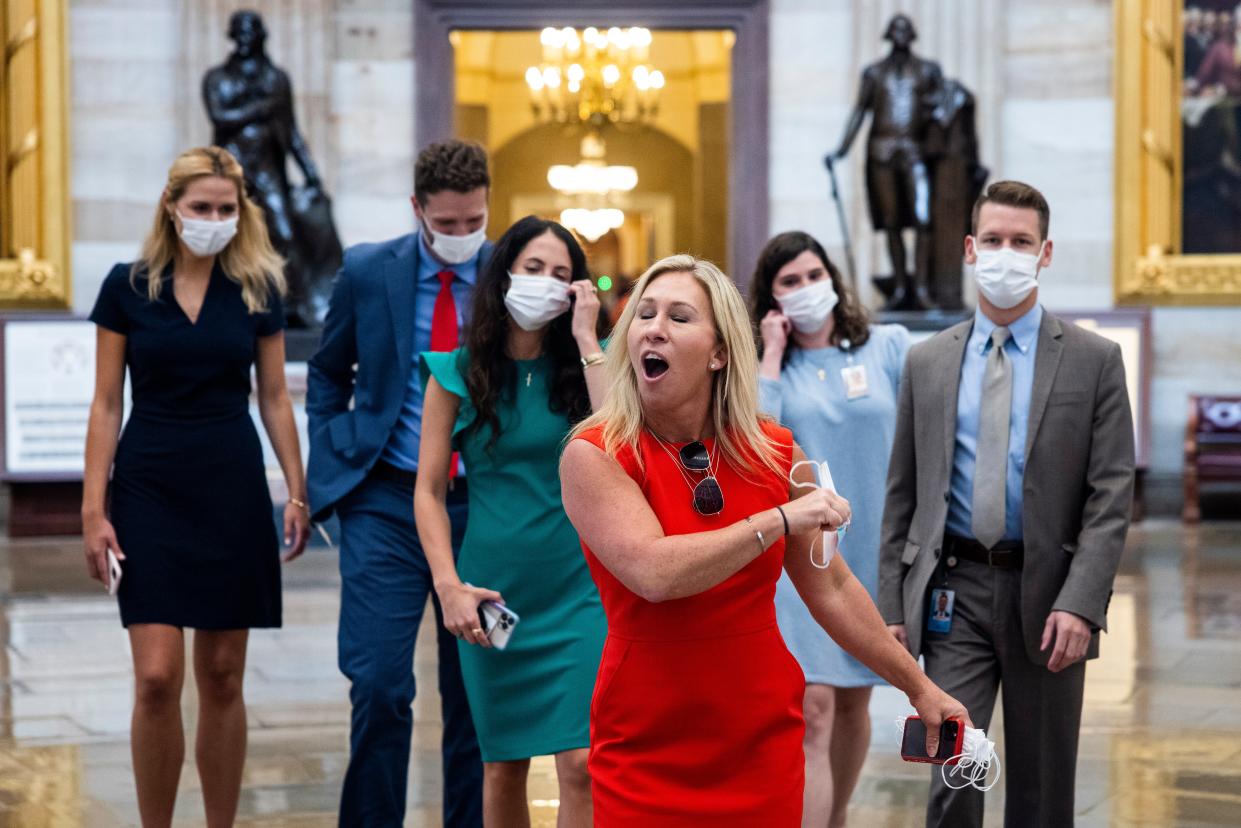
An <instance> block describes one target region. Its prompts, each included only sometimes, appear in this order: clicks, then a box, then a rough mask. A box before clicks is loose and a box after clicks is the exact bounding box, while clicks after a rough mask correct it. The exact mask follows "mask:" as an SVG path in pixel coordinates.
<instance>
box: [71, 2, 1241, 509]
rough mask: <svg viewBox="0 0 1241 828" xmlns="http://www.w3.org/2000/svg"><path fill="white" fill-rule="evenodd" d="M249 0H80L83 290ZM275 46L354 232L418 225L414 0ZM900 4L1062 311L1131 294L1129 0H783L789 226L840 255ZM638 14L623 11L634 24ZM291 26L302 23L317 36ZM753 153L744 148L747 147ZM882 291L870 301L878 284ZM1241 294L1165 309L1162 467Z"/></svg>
mask: <svg viewBox="0 0 1241 828" xmlns="http://www.w3.org/2000/svg"><path fill="white" fill-rule="evenodd" d="M240 4H241V3H240V0H198V1H197V2H195V3H190V4H185V3H178V2H175V0H70V20H69V22H70V26H69V30H70V48H71V53H70V63H71V71H72V83H73V86H72V110H71V122H72V125H73V126H72V128H73V135H72V147H73V165H72V188H73V200H74V217H75V239H74V245H73V263H74V309H75V310H76V311H78V312H80V313H85V312H87V311H89V309H90V306H91V304H92V302H93V300H94V296H95V293H96V291H97V289H98V285H99V282H100V280H101V279H102V278H103V276H104V274H106V272H107V270H108V268H109V266H110V265H111V264H112V263H113V262H115V261H118V260H124V259H129V258H132V256H133V255H134V252H135V251H136V247H137V240H138V239H140V238H141V237H142V235H143V234H144V232H145V231H146V229H147V227H148V225H149V222H150V221H151V217H152V214H153V209H154V204H155V201H156V199H157V198H158V195H159V192H160V189H161V187H162V185H163V180H164V174H165V172H166V169H167V165H168V163H169V161H170V160H171V158H172V157H173V156H174V155H175V154H176V152H177V151H179V150H180V149H182V148H184V147H185V146H188V145H190V144H194V143H200V142H203V141H206V140H207V139H208V137H209V131H208V128H207V122H206V119H205V117H204V116H203V115H202V109H201V98H200V92H199V89H198V78H199V77H200V75H201V71H202V69H203V68H204V67H205V66H207V65H210V64H212V63H215V62H218V61H219V60H222V59H223V58H224V57H225V55H227V53H228V51H229V43H228V42H227V41H226V40H224V39H223V37H222V32H223V29H224V22H225V21H226V19H227V16H228V14H229V13H230V12H231V11H232V9H233V8H235V7H236V6H237V5H240ZM246 5H249V6H252V7H257V8H259V9H260V10H261V11H264V12H265V13H266V14H268V15H269V19H270V24H269V28H272V29H273V32H274V31H275V29H276V28H277V26H279V28H280V32H281V33H280V34H278V35H277V34H275V33H273V37H272V40H271V43H270V52H271V54H272V56H273V57H274V59H275V60H276V62H277V63H278V64H280V65H282V66H285V67H286V69H288V70H289V71H290V73H291V74H293V75H294V89H295V93H296V94H297V96H298V114H299V118H300V120H301V123H302V127H303V131H304V132H305V134H306V135H307V136H308V138H309V140H310V141H311V144H312V147H311V148H312V151H313V153H314V156H315V158H316V161H317V162H318V164H319V165H320V167H321V170H322V172H323V174H324V177H325V179H326V181H327V182H328V185H329V187H330V191H331V193H332V195H333V196H334V198H335V203H336V218H337V222H338V226H339V229H340V232H341V237H342V239H343V240H344V241H345V243H346V244H352V243H356V242H359V241H364V240H370V239H379V238H385V237H389V236H392V235H396V234H398V233H401V232H404V231H405V230H407V229H408V228H409V226H410V216H409V207H408V201H407V199H408V195H409V192H410V190H411V188H412V168H413V158H414V155H415V148H414V147H413V121H414V114H413V112H412V101H413V90H414V84H415V83H416V82H417V79H416V78H415V77H414V72H413V63H412V50H413V42H414V39H413V20H412V17H413V13H412V4H410V3H409V2H408V0H336V1H335V2H329V1H328V0H254V2H249V3H247V4H246ZM896 11H905V12H907V13H909V14H910V15H911V16H912V17H913V18H914V20H915V23H916V24H917V26H918V29H919V33H920V39H919V41H918V43H917V45H916V49H917V50H918V51H919V52H920V53H922V54H924V55H926V56H930V57H935V58H936V59H938V60H940V61H941V63H942V64H943V65H944V68H945V70H946V72H947V73H948V74H950V75H952V76H955V77H959V78H960V79H962V80H963V81H964V82H965V83H966V84H967V85H968V86H969V87H970V88H971V89H973V90H974V92H975V93H976V95H977V96H978V107H979V128H980V132H981V135H982V146H983V149H982V151H983V160H984V162H985V163H986V164H987V165H988V166H990V167H991V168H992V172H993V176H994V177H1006V178H1020V179H1024V180H1027V181H1030V182H1031V183H1033V184H1035V185H1036V186H1039V187H1040V188H1041V189H1042V190H1043V191H1044V192H1045V193H1046V194H1047V196H1048V198H1049V201H1050V202H1051V205H1052V211H1053V213H1052V237H1053V238H1054V240H1055V242H1056V258H1055V264H1054V266H1053V268H1052V269H1051V270H1050V271H1049V272H1048V273H1047V274H1046V276H1045V278H1044V281H1043V288H1042V290H1043V298H1044V301H1045V303H1046V304H1047V305H1048V306H1049V307H1050V308H1052V309H1053V310H1055V309H1057V308H1059V309H1065V310H1069V309H1087V310H1093V309H1100V308H1108V307H1111V305H1112V289H1111V279H1112V192H1113V183H1112V175H1113V173H1112V147H1113V135H1112V130H1113V103H1112V78H1111V74H1112V56H1113V44H1112V4H1111V2H1109V0H1040V2H1039V3H1028V2H1020V0H771V29H770V30H771V38H772V48H771V67H770V69H771V71H770V78H771V125H770V130H771V154H770V173H771V176H770V181H771V192H770V219H769V225H770V226H769V229H770V231H771V232H773V233H774V232H777V231H781V230H787V229H792V228H802V229H805V230H808V231H810V232H812V233H814V234H815V235H817V236H819V237H820V238H821V239H823V240H824V242H825V243H827V244H828V246H829V248H830V249H831V250H832V252H833V255H837V256H839V255H840V252H841V239H842V236H841V232H840V228H839V225H838V222H837V218H836V215H835V211H834V209H833V206H832V203H831V201H830V198H829V191H828V178H827V174H826V171H825V170H824V168H823V166H822V157H823V155H824V153H826V152H827V151H829V150H830V149H833V148H835V147H836V146H837V144H838V143H839V140H840V136H841V132H842V130H843V127H844V123H845V119H846V117H847V115H848V112H849V109H850V107H851V106H852V103H853V99H854V96H855V95H856V91H857V90H856V86H857V79H858V75H859V72H860V70H861V68H862V67H863V66H864V65H865V64H866V63H869V62H871V61H873V60H875V59H877V58H878V57H880V56H881V55H882V54H883V53H884V52H885V51H886V49H885V44H884V43H883V41H882V40H881V39H880V35H881V33H882V27H883V24H884V23H885V22H886V20H887V19H888V17H890V15H891V14H892V13H894V12H896ZM621 22H623V21H621ZM287 32H294V33H300V36H295V35H290V34H287ZM861 138H864V136H861V137H860V139H859V141H858V142H857V143H856V144H855V145H854V148H853V152H852V154H851V156H850V158H849V159H848V161H847V163H845V164H844V165H842V168H841V169H840V184H841V188H842V190H843V194H844V198H845V201H846V216H847V219H848V221H849V225H850V230H851V236H852V238H853V239H854V247H855V251H856V256H857V262H858V265H859V270H860V271H861V272H864V273H869V272H872V269H874V268H886V265H887V263H886V254H884V253H883V251H882V249H881V248H880V246H879V242H878V240H877V239H876V238H874V234H873V233H872V232H871V231H870V228H869V220H868V217H867V212H866V207H865V200H864V193H863V190H862V185H861V171H862V160H863V156H864V142H863V140H861ZM735 151H744V149H743V148H740V149H738V150H735ZM863 295H864V297H865V298H867V299H868V300H873V299H874V297H873V294H872V292H871V291H870V290H869V285H863ZM1239 319H1241V316H1239V312H1238V311H1237V310H1236V309H1220V308H1217V309H1162V308H1161V309H1157V310H1155V312H1154V325H1153V330H1154V364H1153V384H1152V391H1153V395H1152V410H1151V421H1152V436H1153V454H1152V472H1153V479H1154V480H1156V481H1157V480H1159V479H1162V480H1164V481H1165V483H1166V484H1168V485H1175V477H1176V475H1177V474H1178V473H1179V467H1180V441H1181V437H1182V430H1183V428H1184V418H1185V407H1186V403H1185V395H1186V394H1187V393H1189V392H1191V391H1203V392H1221V393H1222V392H1237V391H1241V361H1239V360H1237V359H1236V358H1235V354H1236V353H1238V352H1239V351H1241V325H1238V324H1237V322H1238V321H1239Z"/></svg>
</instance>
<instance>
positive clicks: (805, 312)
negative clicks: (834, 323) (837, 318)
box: [776, 279, 840, 334]
mask: <svg viewBox="0 0 1241 828" xmlns="http://www.w3.org/2000/svg"><path fill="white" fill-rule="evenodd" d="M776 301H777V302H779V303H780V312H781V313H783V314H784V315H785V316H786V317H788V320H789V322H791V323H792V324H793V327H794V328H796V329H797V331H798V332H799V333H804V334H810V333H814V332H815V331H817V330H820V329H821V328H822V327H823V325H824V323H826V322H827V317H828V315H829V314H830V313H831V312H832V309H833V308H835V307H836V303H837V302H838V301H840V300H839V297H837V296H836V290H835V289H834V288H833V287H832V280H831V279H821V280H819V281H817V282H813V283H811V284H809V285H806V286H805V287H803V288H798V289H797V290H794V291H792V292H791V293H786V294H784V295H783V296H781V297H780V298H779V299H777V300H776Z"/></svg>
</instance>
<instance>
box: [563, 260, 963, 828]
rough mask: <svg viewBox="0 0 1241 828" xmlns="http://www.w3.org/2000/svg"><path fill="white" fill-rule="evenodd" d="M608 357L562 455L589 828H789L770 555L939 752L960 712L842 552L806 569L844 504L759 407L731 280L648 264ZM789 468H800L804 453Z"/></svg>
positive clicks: (788, 755)
mask: <svg viewBox="0 0 1241 828" xmlns="http://www.w3.org/2000/svg"><path fill="white" fill-rule="evenodd" d="M607 360H608V368H609V371H610V376H611V385H610V388H609V393H608V399H607V401H606V402H605V403H604V405H603V407H602V408H601V409H600V411H599V412H597V413H596V414H595V415H593V416H592V417H590V418H589V419H587V420H586V421H584V422H583V423H582V424H581V425H580V426H579V427H578V428H577V430H576V431H575V432H574V436H575V439H573V440H571V441H570V443H569V445H568V446H567V448H566V449H565V452H564V457H563V459H562V461H561V469H560V477H561V486H562V492H563V497H564V505H565V511H566V512H567V513H568V515H569V519H570V521H572V523H573V525H574V526H575V527H576V528H577V530H578V533H579V534H580V535H581V538H582V546H583V549H584V551H585V554H586V559H587V561H588V563H589V564H590V568H591V571H592V573H593V575H594V578H595V581H596V583H597V584H598V586H599V592H600V595H601V597H602V599H603V605H604V610H605V612H606V614H607V618H608V638H607V642H606V643H605V645H604V648H603V659H602V662H601V664H600V666H599V674H598V677H597V679H596V682H595V692H594V699H593V702H592V707H591V747H590V762H589V765H590V773H591V777H592V780H593V798H594V812H595V825H596V826H599V827H600V828H609V826H629V825H635V824H639V823H638V822H637V821H638V820H641V823H640V824H641V825H642V826H643V828H658V826H672V825H678V826H680V825H686V824H709V825H712V826H715V828H719V826H757V825H762V826H764V827H765V828H766V827H767V826H772V827H773V828H774V827H775V826H786V827H787V828H793V826H797V825H799V824H800V821H801V810H802V789H803V779H804V770H803V768H804V758H803V755H802V735H803V730H804V722H803V720H802V696H803V694H804V692H805V679H804V677H803V675H802V672H801V668H800V667H798V665H797V662H796V661H795V660H794V659H793V657H792V656H791V655H790V654H789V652H788V650H787V648H786V647H785V646H784V641H783V639H782V638H781V637H780V632H779V630H778V628H777V627H776V614H775V605H774V596H775V589H776V580H777V579H778V578H779V575H780V570H781V567H782V566H783V567H784V568H785V569H786V570H787V571H788V573H789V577H790V578H791V579H792V581H793V583H794V584H795V585H796V586H797V588H798V590H799V592H800V593H801V596H802V598H803V599H804V600H805V602H806V604H807V606H808V607H809V608H810V611H811V613H812V614H813V615H814V617H815V619H816V620H817V621H818V622H819V623H820V624H822V625H823V628H824V629H825V630H826V631H827V632H828V633H829V634H830V635H831V636H832V637H833V638H834V639H835V640H836V641H837V642H839V643H840V645H841V646H842V647H844V648H845V649H846V650H848V651H849V652H850V653H852V654H854V655H855V656H856V657H857V658H858V659H860V660H861V661H862V662H863V663H865V664H866V665H867V666H869V667H870V668H871V669H873V670H874V671H875V672H876V673H878V674H879V675H880V676H882V677H883V678H885V679H887V680H888V681H889V682H891V684H892V685H893V686H895V687H897V688H899V689H901V690H903V691H904V692H905V693H906V694H907V695H908V696H909V701H910V703H911V704H912V705H913V707H914V708H916V709H917V711H918V713H919V714H920V715H921V716H922V717H923V718H924V719H925V720H926V721H927V724H928V728H927V729H928V733H929V734H930V735H929V736H928V739H927V741H928V745H927V748H928V750H929V751H931V752H932V753H934V751H935V748H936V745H935V742H936V741H937V736H938V732H939V724H940V722H941V721H942V720H943V719H945V718H948V717H954V716H955V717H960V718H961V719H963V720H965V721H967V722H968V716H967V714H966V711H965V708H964V707H963V706H962V705H961V704H960V703H959V702H957V701H956V700H955V699H953V698H951V697H949V696H948V695H947V694H945V693H944V692H943V691H942V690H940V689H939V688H938V687H936V686H935V685H934V684H933V683H932V682H931V681H930V680H929V679H927V678H926V676H925V675H924V674H923V673H922V671H921V670H919V668H918V665H917V663H916V662H915V661H914V660H913V658H911V657H910V655H909V653H907V652H906V651H905V649H904V648H903V647H901V645H900V644H899V643H897V642H896V640H895V639H894V638H893V637H892V636H891V634H889V633H888V631H887V628H886V627H885V626H884V623H883V620H882V619H881V618H880V617H879V613H878V612H877V611H876V609H875V607H874V604H873V603H871V600H870V597H869V595H868V594H867V592H866V589H865V588H864V587H863V586H862V585H861V584H859V583H858V581H857V580H856V579H855V578H854V577H853V574H852V573H851V572H850V571H849V568H848V565H847V564H846V563H845V562H844V561H843V560H842V559H840V558H839V557H837V558H835V559H834V560H833V561H832V563H831V565H830V566H829V567H828V568H827V569H824V570H821V569H817V568H815V567H814V566H812V565H811V557H810V556H811V551H812V550H811V544H812V543H814V542H815V541H816V539H819V540H818V542H817V543H815V550H814V553H815V555H816V558H820V559H821V557H822V554H823V553H822V550H821V548H820V545H821V543H822V540H821V538H822V537H823V533H824V532H834V531H835V530H836V529H837V528H839V527H840V526H841V525H843V524H846V523H847V522H848V520H849V516H850V512H849V504H848V502H846V501H845V500H844V499H842V498H840V497H838V496H837V495H835V494H832V493H829V492H826V491H822V490H811V489H804V488H796V487H794V486H793V485H792V484H791V482H790V479H789V472H790V469H791V468H792V467H793V465H794V464H795V463H797V462H798V461H800V460H804V459H805V455H804V454H803V453H802V451H801V449H800V448H799V447H798V446H797V445H796V443H794V442H793V439H792V436H791V434H790V433H789V431H788V430H787V429H784V428H781V427H780V426H778V425H776V424H775V423H773V422H771V421H770V420H767V419H764V418H762V417H761V416H760V415H759V413H758V361H757V357H756V353H755V346H754V339H753V335H752V333H751V328H750V322H749V318H748V316H747V312H746V307H745V303H744V302H743V300H742V298H741V295H740V294H739V293H738V292H737V288H736V286H735V285H734V284H733V283H732V281H731V280H729V279H728V277H727V276H725V275H724V274H723V273H721V272H720V271H719V269H718V268H716V267H715V266H714V265H712V264H711V263H709V262H705V261H702V260H699V259H695V258H694V257H692V256H686V255H681V256H671V257H668V258H666V259H663V260H661V261H659V262H657V263H656V264H655V265H654V266H652V267H651V269H650V270H648V271H647V272H646V273H645V274H644V275H643V276H642V278H641V279H640V280H639V281H638V283H637V285H636V286H635V287H634V290H633V294H632V296H631V298H630V301H629V303H628V305H627V306H626V308H625V312H624V314H622V316H621V318H620V321H619V322H618V324H617V327H616V330H615V332H614V333H613V336H612V339H611V344H610V345H609V347H608V354H607ZM876 462H883V458H876ZM794 478H795V479H797V480H798V482H812V481H813V478H812V475H811V470H810V467H809V466H802V467H800V468H799V469H798V473H797V474H794ZM786 552H787V554H786Z"/></svg>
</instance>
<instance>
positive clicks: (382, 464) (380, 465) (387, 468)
mask: <svg viewBox="0 0 1241 828" xmlns="http://www.w3.org/2000/svg"><path fill="white" fill-rule="evenodd" d="M370 477H373V478H375V479H376V480H383V481H384V482H386V483H395V484H396V485H398V486H400V487H401V488H403V489H409V490H410V491H411V492H412V491H413V490H414V483H416V482H417V480H418V472H412V471H410V470H409V469H402V468H399V467H397V466H394V465H392V464H391V463H388V462H386V461H384V460H376V461H375V465H373V466H371V471H370ZM465 493H466V484H465V478H464V477H456V478H453V480H452V482H451V483H450V484H449V487H448V500H449V501H450V502H456V501H457V500H461V499H464V498H465Z"/></svg>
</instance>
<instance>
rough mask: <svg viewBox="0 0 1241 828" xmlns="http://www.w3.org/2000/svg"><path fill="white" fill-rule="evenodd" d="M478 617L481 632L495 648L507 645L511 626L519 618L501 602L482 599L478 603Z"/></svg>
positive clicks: (511, 629)
mask: <svg viewBox="0 0 1241 828" xmlns="http://www.w3.org/2000/svg"><path fill="white" fill-rule="evenodd" d="M478 618H479V620H480V621H481V622H482V625H483V634H484V635H486V636H487V640H488V641H490V642H491V646H493V647H495V648H496V649H497V650H503V649H504V648H505V647H507V646H508V641H509V639H510V638H511V637H512V635H513V628H514V627H516V626H517V622H518V621H520V620H521V618H520V617H519V616H518V615H517V613H515V612H513V611H512V610H511V609H509V608H508V607H506V606H504V605H503V604H497V603H496V602H495V601H483V602H482V603H481V604H479V605H478Z"/></svg>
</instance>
